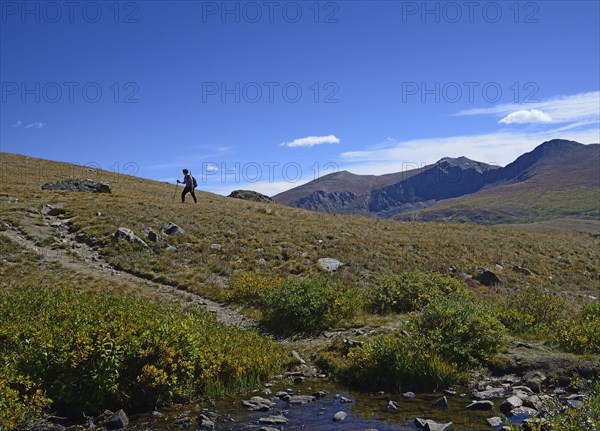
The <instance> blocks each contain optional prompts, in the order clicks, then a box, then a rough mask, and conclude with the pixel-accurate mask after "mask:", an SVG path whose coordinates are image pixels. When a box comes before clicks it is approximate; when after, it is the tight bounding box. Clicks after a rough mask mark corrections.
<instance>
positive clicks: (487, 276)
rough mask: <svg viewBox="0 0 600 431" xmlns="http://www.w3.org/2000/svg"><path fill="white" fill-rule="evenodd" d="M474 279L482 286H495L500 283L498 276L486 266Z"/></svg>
mask: <svg viewBox="0 0 600 431" xmlns="http://www.w3.org/2000/svg"><path fill="white" fill-rule="evenodd" d="M475 280H477V281H478V282H480V283H481V284H483V285H484V286H495V285H497V284H500V283H502V282H501V281H500V279H499V278H498V276H497V275H496V274H494V273H493V272H492V271H490V270H489V269H487V268H484V270H483V272H482V273H481V274H479V275H478V276H477V277H475Z"/></svg>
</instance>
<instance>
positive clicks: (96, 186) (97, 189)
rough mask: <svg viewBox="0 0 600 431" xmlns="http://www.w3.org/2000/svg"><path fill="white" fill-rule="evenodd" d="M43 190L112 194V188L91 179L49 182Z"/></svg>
mask: <svg viewBox="0 0 600 431" xmlns="http://www.w3.org/2000/svg"><path fill="white" fill-rule="evenodd" d="M42 190H69V191H72V192H84V193H111V190H110V186H109V185H108V184H105V183H99V182H96V181H94V180H90V179H69V180H63V181H56V182H49V183H46V184H44V185H43V186H42Z"/></svg>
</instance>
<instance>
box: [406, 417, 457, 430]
mask: <svg viewBox="0 0 600 431" xmlns="http://www.w3.org/2000/svg"><path fill="white" fill-rule="evenodd" d="M414 424H415V425H416V426H417V428H421V429H424V430H425V431H445V430H447V429H449V428H450V427H451V426H452V422H448V423H439V422H436V421H433V420H431V419H423V418H416V419H415V421H414Z"/></svg>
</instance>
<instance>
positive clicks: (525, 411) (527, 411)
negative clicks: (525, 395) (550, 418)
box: [508, 407, 538, 418]
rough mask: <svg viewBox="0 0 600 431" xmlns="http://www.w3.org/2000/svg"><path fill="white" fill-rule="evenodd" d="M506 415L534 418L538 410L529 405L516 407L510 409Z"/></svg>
mask: <svg viewBox="0 0 600 431" xmlns="http://www.w3.org/2000/svg"><path fill="white" fill-rule="evenodd" d="M508 415H509V416H521V417H527V418H534V417H536V416H537V415H538V411H537V410H535V409H532V408H530V407H517V408H515V409H512V410H511V411H510V412H509V414H508Z"/></svg>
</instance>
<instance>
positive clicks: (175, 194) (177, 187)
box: [173, 183, 179, 203]
mask: <svg viewBox="0 0 600 431" xmlns="http://www.w3.org/2000/svg"><path fill="white" fill-rule="evenodd" d="M178 189H179V183H176V184H175V193H173V203H175V196H177V190H178Z"/></svg>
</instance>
